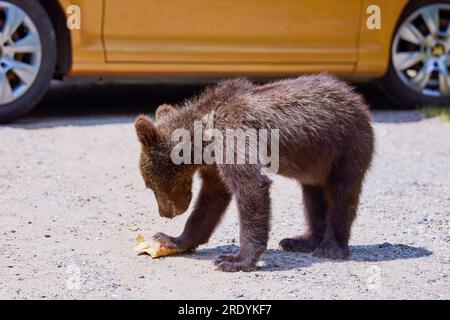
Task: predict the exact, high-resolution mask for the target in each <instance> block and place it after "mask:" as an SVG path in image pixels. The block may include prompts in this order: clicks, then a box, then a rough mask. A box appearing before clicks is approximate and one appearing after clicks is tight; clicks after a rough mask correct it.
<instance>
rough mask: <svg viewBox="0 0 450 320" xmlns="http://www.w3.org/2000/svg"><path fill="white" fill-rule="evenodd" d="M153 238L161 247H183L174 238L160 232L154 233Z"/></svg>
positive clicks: (180, 248)
mask: <svg viewBox="0 0 450 320" xmlns="http://www.w3.org/2000/svg"><path fill="white" fill-rule="evenodd" d="M153 240H155V241H156V242H158V243H159V244H160V245H161V246H162V247H164V248H166V249H179V250H183V249H184V248H182V247H181V246H180V244H179V243H178V241H177V239H176V238H174V237H171V236H168V235H167V234H165V233H162V232H159V233H157V234H155V235H154V236H153Z"/></svg>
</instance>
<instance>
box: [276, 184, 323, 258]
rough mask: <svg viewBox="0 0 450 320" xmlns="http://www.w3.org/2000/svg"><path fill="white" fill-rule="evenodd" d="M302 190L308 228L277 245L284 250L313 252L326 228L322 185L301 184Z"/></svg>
mask: <svg viewBox="0 0 450 320" xmlns="http://www.w3.org/2000/svg"><path fill="white" fill-rule="evenodd" d="M302 191H303V205H304V210H305V215H306V221H307V223H308V227H309V230H308V232H307V233H306V234H304V235H301V236H298V237H293V238H286V239H283V240H281V241H280V244H279V246H280V247H281V249H283V250H286V251H297V252H308V253H309V252H313V251H314V249H315V248H316V247H317V246H318V245H319V244H320V243H321V242H322V240H323V237H324V233H325V228H326V221H325V218H326V211H327V204H326V201H325V195H324V189H323V188H322V187H320V186H309V185H302Z"/></svg>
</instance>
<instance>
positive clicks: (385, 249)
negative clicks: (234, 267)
mask: <svg viewBox="0 0 450 320" xmlns="http://www.w3.org/2000/svg"><path fill="white" fill-rule="evenodd" d="M238 251H239V247H238V246H236V245H234V244H232V245H223V246H218V247H215V248H203V249H197V250H195V251H194V252H192V253H191V254H187V255H185V257H187V258H190V259H198V260H211V261H213V260H214V259H215V258H216V257H217V256H218V255H221V254H235V253H237V252H238ZM350 252H351V256H350V258H349V259H348V260H329V259H321V258H316V257H313V256H312V255H311V254H306V253H298V252H286V251H282V250H276V249H269V250H267V251H266V252H265V253H264V254H263V256H262V257H261V261H262V265H260V264H261V262H260V263H259V264H258V271H282V270H292V269H301V268H305V267H308V266H311V265H313V264H315V263H321V262H326V261H328V262H336V263H345V262H346V261H358V262H380V261H393V260H405V259H414V258H421V257H427V256H430V255H432V254H433V253H432V252H431V251H429V250H427V249H425V248H422V247H413V246H408V245H404V244H388V243H384V244H374V245H354V246H350Z"/></svg>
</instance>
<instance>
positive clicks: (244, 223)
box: [214, 165, 271, 272]
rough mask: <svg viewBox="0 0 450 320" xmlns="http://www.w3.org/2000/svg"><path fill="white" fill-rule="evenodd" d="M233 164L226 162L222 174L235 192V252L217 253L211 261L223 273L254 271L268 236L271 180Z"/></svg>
mask: <svg viewBox="0 0 450 320" xmlns="http://www.w3.org/2000/svg"><path fill="white" fill-rule="evenodd" d="M236 167H239V166H231V165H230V166H229V167H228V168H227V169H225V170H224V173H223V174H224V176H225V177H226V181H227V185H229V186H231V189H233V190H234V193H235V195H236V201H237V204H238V210H239V222H240V249H239V252H238V253H237V254H236V255H221V256H219V257H218V258H217V259H216V260H215V261H214V264H215V265H216V266H217V267H218V269H219V270H222V271H227V272H236V271H251V270H254V269H255V268H256V262H258V260H259V257H260V256H261V254H263V253H264V251H265V250H266V248H267V241H268V237H269V224H270V194H269V189H270V184H271V181H270V180H269V178H267V177H266V176H264V175H261V174H260V172H259V170H252V169H250V168H247V169H245V170H244V171H239V169H236Z"/></svg>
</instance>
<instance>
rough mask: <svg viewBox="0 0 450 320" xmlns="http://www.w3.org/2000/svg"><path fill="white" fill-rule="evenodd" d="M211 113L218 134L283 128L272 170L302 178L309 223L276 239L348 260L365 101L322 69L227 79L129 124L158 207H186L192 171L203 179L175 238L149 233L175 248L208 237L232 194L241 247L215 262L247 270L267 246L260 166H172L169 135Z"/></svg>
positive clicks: (368, 132) (368, 139)
mask: <svg viewBox="0 0 450 320" xmlns="http://www.w3.org/2000/svg"><path fill="white" fill-rule="evenodd" d="M211 111H214V127H215V128H216V129H219V130H221V131H222V132H225V129H226V128H255V129H261V128H272V129H274V128H277V129H279V130H280V142H279V143H280V165H279V172H278V173H279V174H280V175H282V176H286V177H290V178H294V179H296V180H297V181H298V182H299V183H300V184H301V186H302V190H303V199H304V211H305V214H306V217H307V221H308V224H309V231H308V232H307V233H306V234H304V235H301V236H297V237H293V238H287V239H283V240H282V241H281V242H280V247H281V248H282V249H284V250H289V251H300V252H313V255H315V256H317V257H323V258H347V257H348V256H349V249H348V241H349V236H350V228H351V225H352V221H353V219H354V218H355V216H356V210H357V206H358V199H359V195H360V192H361V187H362V183H363V179H364V175H365V173H366V171H367V169H368V167H369V165H370V162H371V158H372V154H373V148H374V136H373V131H372V127H371V124H370V114H369V110H368V108H367V106H366V105H365V103H364V101H363V99H362V98H361V97H360V95H359V94H357V93H355V92H354V91H353V89H352V88H351V87H350V86H349V85H347V84H346V83H345V82H343V81H340V80H338V79H337V78H335V77H334V76H331V75H328V74H319V75H312V76H302V77H299V78H296V79H291V80H282V81H277V82H273V83H269V84H265V85H261V86H259V85H254V84H252V83H251V82H249V81H247V80H245V79H238V80H230V81H224V82H221V83H219V84H218V85H217V86H215V87H212V88H209V89H207V90H206V91H205V92H204V93H203V94H201V95H200V96H199V97H197V98H196V99H193V100H190V101H188V102H186V103H185V104H184V105H183V106H180V107H179V108H173V107H171V106H168V105H165V106H163V107H161V109H160V110H158V111H157V117H158V119H157V121H156V122H155V123H154V122H152V120H151V119H150V118H148V117H145V116H139V117H138V118H137V120H136V123H135V126H136V130H137V135H138V137H139V140H140V141H141V143H142V153H141V163H140V166H141V173H142V176H143V179H144V181H145V183H146V185H147V187H149V188H151V189H152V190H153V191H154V193H155V196H156V199H157V201H158V206H159V211H160V214H161V215H162V216H166V217H173V216H175V215H178V214H181V213H183V212H184V211H186V209H187V208H188V206H189V203H190V201H191V198H192V194H191V186H192V176H193V174H194V173H195V172H196V171H199V172H200V175H201V177H202V183H203V184H202V187H201V191H200V194H199V196H198V199H197V202H196V204H195V208H194V210H193V212H192V214H191V216H190V217H189V219H188V221H187V223H186V226H185V229H184V231H183V233H182V234H181V236H179V237H176V238H174V237H169V236H167V235H165V234H162V233H160V234H157V235H156V236H155V238H156V239H158V240H159V241H161V242H163V244H164V245H166V246H168V247H177V248H182V249H191V248H195V247H197V246H198V245H200V244H203V243H205V242H207V241H208V239H209V237H210V236H211V234H212V232H213V231H214V229H215V227H216V226H217V224H218V222H219V220H220V218H221V216H222V215H223V213H224V212H225V210H226V208H227V206H228V204H229V202H230V199H231V197H232V195H235V197H236V200H237V204H238V209H239V217H240V251H239V253H238V254H237V255H222V256H219V257H218V258H217V259H216V261H215V264H216V265H217V266H218V268H219V269H220V270H223V271H239V270H252V269H254V268H255V265H256V262H257V261H258V259H259V257H260V255H261V254H262V253H263V252H264V251H265V249H266V246H267V240H268V233H269V222H270V215H271V212H270V211H271V209H270V194H269V187H270V185H271V181H270V179H269V178H268V177H267V176H265V175H261V174H260V171H259V170H260V165H250V164H219V165H217V164H212V165H206V164H199V165H194V164H192V165H186V164H182V165H175V164H173V163H172V161H171V158H170V152H171V149H172V148H173V146H174V145H175V144H176V143H175V142H171V139H170V137H171V134H172V132H173V131H174V130H175V129H177V128H185V129H187V130H189V131H190V132H191V134H193V124H194V121H196V120H200V119H202V118H203V117H204V116H205V115H206V114H208V113H210V112H211ZM224 135H225V134H224ZM269 142H270V141H269ZM224 148H225V149H226V148H227V146H226V144H225V145H224Z"/></svg>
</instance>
